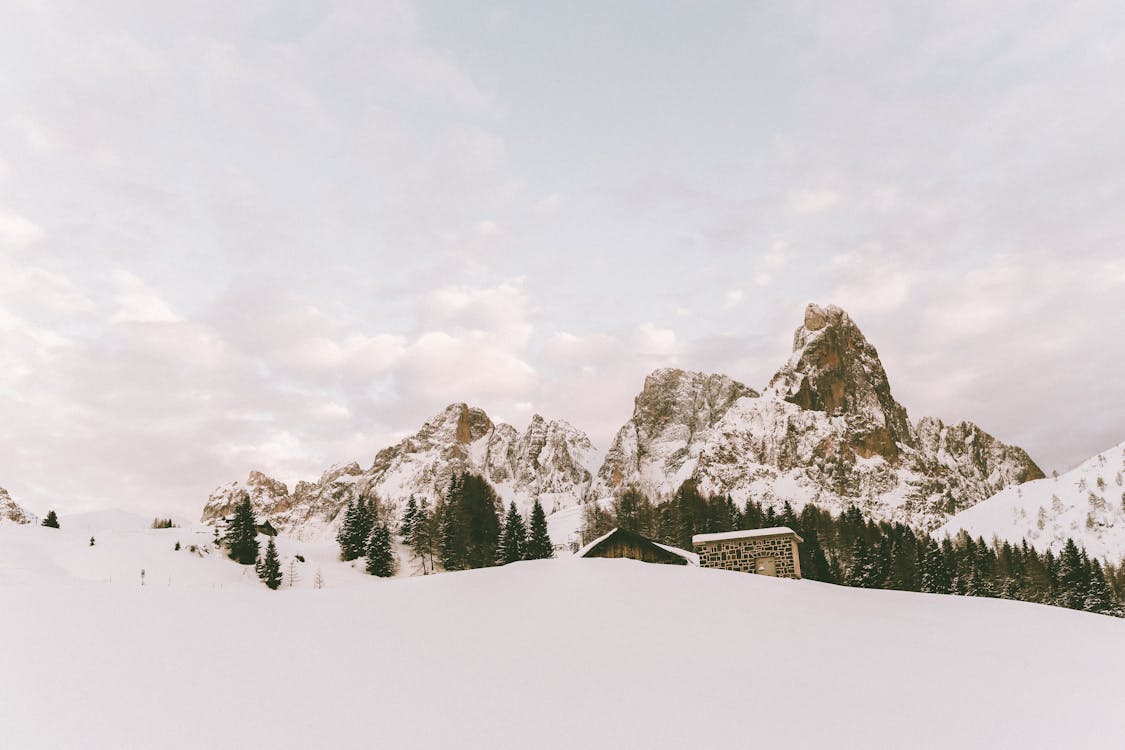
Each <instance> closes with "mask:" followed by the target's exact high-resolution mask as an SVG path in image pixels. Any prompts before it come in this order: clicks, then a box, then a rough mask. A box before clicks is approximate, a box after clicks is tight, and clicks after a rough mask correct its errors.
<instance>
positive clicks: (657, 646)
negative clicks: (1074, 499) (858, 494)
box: [0, 545, 1125, 750]
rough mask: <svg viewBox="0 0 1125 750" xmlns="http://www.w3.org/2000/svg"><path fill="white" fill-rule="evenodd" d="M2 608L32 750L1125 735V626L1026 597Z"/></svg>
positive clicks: (509, 573)
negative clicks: (1124, 708)
mask: <svg viewBox="0 0 1125 750" xmlns="http://www.w3.org/2000/svg"><path fill="white" fill-rule="evenodd" d="M6 549H7V548H6V547H5V546H4V545H0V560H5V559H6V558H5V555H7V554H8V553H7V552H6V551H5V550H6ZM17 564H18V563H17ZM223 564H224V565H227V566H229V567H239V566H234V565H233V563H229V562H224V563H223ZM115 583H116V581H115ZM0 600H2V601H3V602H4V605H5V609H4V617H3V618H0V643H6V644H19V647H18V648H4V649H0V674H3V675H4V679H3V680H0V727H3V729H2V736H3V738H4V745H5V746H6V747H13V748H21V750H36V749H37V748H57V747H81V748H90V749H91V750H100V749H102V748H123V747H136V748H142V747H160V748H168V749H170V750H175V749H177V748H193V749H194V748H200V747H207V748H223V749H225V748H247V747H268V748H275V749H276V750H285V749H286V748H308V747H331V748H341V749H343V748H360V747H372V746H378V747H409V748H419V749H424V748H450V747H460V748H493V749H495V750H504V749H506V748H521V749H522V748H528V747H534V748H538V749H542V750H550V749H552V748H560V749H561V748H568V749H569V748H575V747H582V748H595V749H596V748H620V747H651V748H678V747H745V746H749V745H758V744H769V745H784V746H786V747H792V748H816V750H821V749H822V748H844V747H878V748H889V747H910V748H951V747H957V748H995V747H1019V748H1028V749H1029V750H1030V749H1034V748H1058V747H1070V748H1079V747H1080V748H1101V747H1104V748H1113V747H1117V746H1118V745H1119V744H1120V743H1119V740H1120V737H1122V736H1125V713H1123V712H1121V711H1120V710H1119V709H1120V705H1119V704H1120V690H1119V689H1118V688H1117V683H1116V680H1117V679H1118V676H1119V675H1121V674H1123V673H1125V650H1123V649H1122V648H1120V644H1121V643H1122V642H1123V641H1125V622H1123V621H1121V620H1117V619H1114V618H1109V617H1102V616H1098V615H1091V614H1086V613H1081V612H1074V611H1070V610H1063V609H1055V608H1050V607H1044V606H1038V605H1032V604H1024V603H1020V602H1012V601H1001V600H989V599H970V598H959V597H951V596H938V595H929V594H912V593H902V592H894V591H875V590H864V589H849V588H843V587H835V586H829V585H826V584H819V583H815V582H811V581H789V580H782V579H773V578H766V577H761V576H752V575H746V574H742V573H732V572H727V571H716V570H704V569H698V568H690V567H677V566H665V565H646V564H644V563H638V562H634V561H631V560H597V559H594V560H586V559H567V560H547V561H538V562H533V563H517V564H514V565H510V566H506V567H504V568H492V569H485V570H476V571H469V572H464V573H451V574H446V575H440V576H428V577H425V578H413V579H408V580H392V581H383V580H377V579H373V578H371V577H367V578H366V579H364V580H363V581H362V585H360V584H357V585H353V586H339V587H337V586H334V585H332V583H331V582H330V583H329V585H328V586H327V587H326V588H325V589H323V590H297V591H288V590H281V591H277V592H271V591H268V590H266V589H265V588H264V587H262V586H260V585H259V586H257V587H244V586H238V585H227V586H224V587H223V588H221V589H220V588H218V587H214V588H203V587H199V588H196V589H195V590H192V591H183V590H181V589H179V588H177V587H176V585H175V583H174V582H173V585H172V586H171V587H168V586H166V585H147V586H145V587H144V588H143V589H142V588H140V587H139V585H138V584H137V583H134V584H133V585H131V586H125V585H103V584H99V583H92V582H86V583H74V582H70V583H68V584H66V585H56V584H53V583H52V582H51V581H50V580H48V579H38V580H32V581H29V582H28V585H10V584H9V585H4V584H2V583H0ZM76 611H77V612H82V613H83V617H82V618H75V617H74V616H73V614H74V612H76ZM1075 644H1081V647H1076V645H1075ZM232 706H237V710H232ZM857 717H860V718H861V720H857Z"/></svg>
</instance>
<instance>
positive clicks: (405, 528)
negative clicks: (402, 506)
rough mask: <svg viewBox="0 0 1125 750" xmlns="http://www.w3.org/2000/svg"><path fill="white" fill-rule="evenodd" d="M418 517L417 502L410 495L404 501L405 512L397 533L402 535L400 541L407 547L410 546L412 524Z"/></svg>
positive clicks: (412, 532) (412, 530) (412, 531)
mask: <svg viewBox="0 0 1125 750" xmlns="http://www.w3.org/2000/svg"><path fill="white" fill-rule="evenodd" d="M417 517H418V502H417V501H416V500H415V499H414V496H413V495H411V496H410V497H409V498H407V500H406V510H405V511H403V514H402V525H401V526H399V533H400V534H402V541H404V542H405V543H406V544H408V545H412V541H413V535H414V524H415V521H416V519H417Z"/></svg>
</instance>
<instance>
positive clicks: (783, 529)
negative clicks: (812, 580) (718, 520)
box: [691, 526, 805, 578]
mask: <svg viewBox="0 0 1125 750" xmlns="http://www.w3.org/2000/svg"><path fill="white" fill-rule="evenodd" d="M803 541H805V540H804V539H802V538H801V537H799V536H798V535H797V532H795V531H793V529H791V528H789V527H788V526H775V527H773V528H769V529H749V530H746V531H728V532H724V533H721V534H696V535H695V536H693V537H692V538H691V543H692V546H693V547H695V551H696V552H697V553H698V554H699V565H700V566H701V567H704V568H724V569H726V570H737V571H741V572H743V573H757V574H758V575H766V576H777V577H778V578H800V577H801V558H800V556H799V555H798V554H797V545H798V544H799V543H800V542H803Z"/></svg>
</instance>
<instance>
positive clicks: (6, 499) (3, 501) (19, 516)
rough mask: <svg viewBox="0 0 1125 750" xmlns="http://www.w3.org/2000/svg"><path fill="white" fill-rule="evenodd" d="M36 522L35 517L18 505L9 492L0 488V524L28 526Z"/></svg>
mask: <svg viewBox="0 0 1125 750" xmlns="http://www.w3.org/2000/svg"><path fill="white" fill-rule="evenodd" d="M35 520H36V519H35V516H33V515H32V514H30V513H28V512H27V511H26V510H24V509H23V508H21V507H20V506H18V505H16V501H15V500H13V499H12V496H11V495H9V494H8V491H7V490H6V489H4V488H3V487H0V523H5V522H7V523H19V524H28V523H32V522H34V521H35Z"/></svg>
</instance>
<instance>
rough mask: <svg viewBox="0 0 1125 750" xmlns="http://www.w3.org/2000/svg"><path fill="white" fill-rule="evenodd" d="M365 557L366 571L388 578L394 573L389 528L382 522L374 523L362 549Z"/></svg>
mask: <svg viewBox="0 0 1125 750" xmlns="http://www.w3.org/2000/svg"><path fill="white" fill-rule="evenodd" d="M364 554H365V555H366V557H367V564H366V565H365V568H366V570H367V572H368V573H370V574H371V575H373V576H379V577H380V578H389V577H390V576H393V575H394V573H395V566H394V552H393V551H392V550H391V530H390V528H388V527H387V525H386V524H384V523H376V524H375V528H373V529H372V530H371V537H370V538H369V539H368V540H367V548H366V549H365V551H364Z"/></svg>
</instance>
